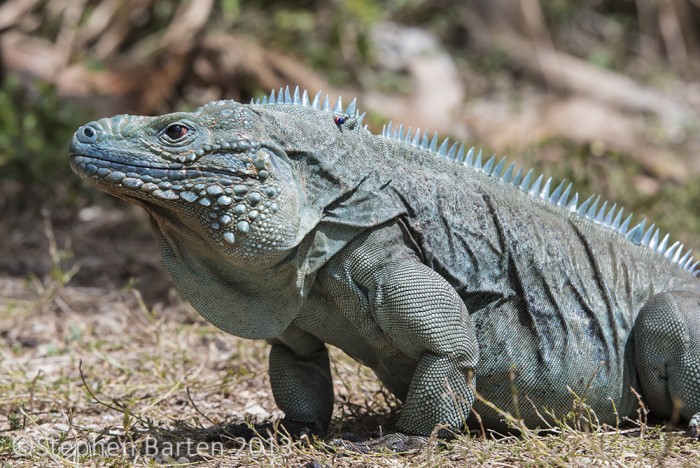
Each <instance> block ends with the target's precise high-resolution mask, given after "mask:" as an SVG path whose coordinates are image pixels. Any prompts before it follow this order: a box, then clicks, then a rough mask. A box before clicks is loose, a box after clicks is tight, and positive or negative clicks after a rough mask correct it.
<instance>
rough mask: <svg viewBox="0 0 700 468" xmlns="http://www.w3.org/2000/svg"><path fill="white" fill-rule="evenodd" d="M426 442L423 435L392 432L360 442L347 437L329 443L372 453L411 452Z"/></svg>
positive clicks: (333, 445) (354, 450) (346, 448)
mask: <svg viewBox="0 0 700 468" xmlns="http://www.w3.org/2000/svg"><path fill="white" fill-rule="evenodd" d="M427 443H428V438H427V437H424V436H417V435H410V434H404V433H402V432H392V433H390V434H387V435H385V436H382V437H379V438H377V439H369V440H365V441H361V442H355V441H350V440H347V439H333V440H332V441H331V442H330V445H331V446H332V447H334V448H336V449H337V448H342V449H345V450H348V451H351V452H359V453H372V452H380V451H390V452H396V453H399V452H412V451H415V450H419V449H421V448H423V447H424V446H425V445H426V444H427Z"/></svg>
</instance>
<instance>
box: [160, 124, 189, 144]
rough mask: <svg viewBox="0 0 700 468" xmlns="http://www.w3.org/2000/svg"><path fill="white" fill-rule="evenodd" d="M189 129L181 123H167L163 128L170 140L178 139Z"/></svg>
mask: <svg viewBox="0 0 700 468" xmlns="http://www.w3.org/2000/svg"><path fill="white" fill-rule="evenodd" d="M189 131H190V129H189V128H187V127H185V126H184V125H182V124H172V125H168V127H167V128H166V129H165V134H166V135H167V137H168V138H170V139H171V140H179V139H180V138H182V137H184V136H185V135H187V133H188V132H189Z"/></svg>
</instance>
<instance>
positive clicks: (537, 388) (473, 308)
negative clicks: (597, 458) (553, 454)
mask: <svg viewBox="0 0 700 468" xmlns="http://www.w3.org/2000/svg"><path fill="white" fill-rule="evenodd" d="M361 121H362V116H360V115H358V113H356V111H355V106H354V102H353V104H351V106H350V107H349V108H348V109H346V110H343V109H342V107H340V105H338V106H336V108H335V109H334V110H331V109H330V106H328V104H327V101H326V103H325V104H324V105H320V104H319V102H318V97H317V98H316V99H314V101H313V102H309V100H308V98H307V95H306V93H304V94H303V96H299V94H298V91H297V92H295V93H294V95H290V93H289V91H288V90H287V91H286V93H283V92H282V90H280V93H279V95H278V97H275V94H274V92H273V94H272V95H271V96H270V98H269V99H268V98H267V97H266V98H265V99H264V100H263V101H262V102H260V101H258V102H256V103H252V104H250V105H241V104H238V103H236V102H233V101H219V102H214V103H210V104H207V105H206V106H204V107H202V108H200V109H198V110H197V111H195V112H193V113H176V114H169V115H165V116H160V117H135V116H117V117H113V118H111V119H102V120H100V121H97V122H91V123H89V124H87V125H85V126H83V127H81V128H80V129H79V130H78V131H77V132H76V134H75V136H74V138H73V141H72V144H71V153H72V155H73V156H72V159H71V164H72V167H73V168H74V170H75V171H76V172H78V173H79V174H80V175H81V176H82V177H83V178H85V179H87V180H89V181H90V182H91V183H93V184H95V185H96V186H97V187H98V188H100V189H102V190H105V191H107V192H109V193H111V194H114V195H116V196H118V197H120V198H123V199H125V200H127V201H130V202H132V203H136V204H139V205H140V206H142V207H143V208H145V209H146V210H147V211H148V213H149V214H150V215H151V219H152V225H153V231H154V234H155V237H156V239H157V241H158V244H159V247H160V249H161V253H162V256H163V259H164V262H165V265H166V267H167V269H168V271H169V272H170V275H171V276H172V278H173V280H174V282H175V285H176V287H177V289H178V290H179V291H180V293H181V294H182V295H183V296H184V297H185V298H186V299H187V300H189V301H190V302H191V303H192V305H193V306H194V307H195V309H196V310H197V311H198V312H199V313H200V314H202V315H203V316H204V317H205V318H206V319H207V320H209V321H210V322H212V323H213V324H214V325H216V326H218V327H219V328H221V329H222V330H225V331H227V332H229V333H233V334H235V335H238V336H242V337H245V338H264V339H267V340H268V341H269V342H270V343H271V345H272V347H271V351H270V380H271V384H272V390H273V393H274V396H275V400H276V402H277V404H278V406H279V407H280V408H281V409H282V410H283V411H284V412H285V415H286V417H285V421H286V422H287V423H288V424H290V425H291V426H295V425H296V426H305V427H308V428H310V429H312V430H315V431H319V432H322V431H323V430H325V428H326V427H327V425H328V423H329V421H330V418H331V412H332V407H333V389H332V379H331V375H330V369H329V363H328V356H327V350H326V347H325V343H328V344H331V345H334V346H337V347H339V348H341V349H342V350H344V351H345V352H346V353H348V354H349V355H350V356H352V357H353V358H355V359H357V360H358V361H360V362H362V363H364V364H366V365H368V366H369V367H371V368H372V369H373V370H374V372H375V373H376V374H377V376H378V377H379V378H380V379H381V380H382V382H383V383H384V384H385V385H386V386H387V387H388V388H389V389H390V390H391V391H392V392H394V393H395V394H396V395H397V396H398V397H399V398H400V399H401V400H403V402H404V407H403V410H402V413H401V417H400V419H399V421H398V423H397V429H398V430H399V431H402V432H404V433H408V434H417V435H428V434H429V433H430V432H431V431H432V430H433V429H434V428H435V426H436V425H443V426H444V427H446V428H448V429H455V430H457V429H459V428H461V427H462V426H463V425H464V423H465V421H467V419H468V417H469V415H470V408H471V407H472V404H474V409H476V410H477V412H478V413H479V414H480V416H481V417H482V419H483V422H484V424H485V425H486V426H487V427H492V428H497V429H501V428H502V427H503V421H502V418H501V416H499V415H498V414H497V413H495V412H493V411H492V410H490V409H488V408H486V407H485V406H484V405H483V404H480V403H478V402H476V403H475V402H474V388H473V384H474V383H475V384H476V389H477V391H478V392H479V393H480V394H481V395H483V396H484V397H485V398H486V399H487V400H489V401H491V402H493V403H494V404H496V405H497V406H498V407H500V408H502V409H503V410H505V411H509V412H511V413H513V414H516V413H519V414H520V416H521V417H522V418H523V419H524V421H525V423H526V424H527V425H530V426H538V425H542V424H543V420H542V419H541V417H540V416H539V415H538V414H537V412H536V409H537V410H539V411H540V412H541V413H542V414H545V409H547V410H550V411H551V412H553V413H554V414H555V415H563V414H565V413H567V412H569V411H570V410H571V408H572V403H573V400H574V395H573V393H576V394H577V395H579V396H581V397H583V398H585V401H586V403H587V404H589V405H590V406H591V408H592V409H593V410H594V411H595V413H596V415H597V417H598V419H599V420H600V421H602V422H610V423H614V422H615V421H616V419H619V418H621V417H623V416H634V415H635V412H636V409H637V408H638V401H637V398H636V397H635V395H634V394H633V392H632V391H631V388H634V389H636V390H637V391H639V392H640V393H641V394H642V395H643V396H644V398H645V401H646V403H647V404H648V405H649V407H650V408H651V410H652V411H653V412H654V413H656V414H657V415H658V416H660V417H670V416H671V415H672V412H673V405H674V401H675V403H676V404H677V405H679V406H680V414H681V415H682V416H683V418H685V419H687V420H691V425H697V423H698V417H697V416H696V417H694V415H695V413H697V412H698V411H700V282H699V281H698V279H697V277H696V275H697V273H698V263H695V262H694V260H693V259H692V257H690V252H687V253H686V252H683V251H682V246H679V245H678V244H674V245H672V246H669V243H668V237H665V238H663V239H660V236H659V232H658V230H655V229H654V226H652V227H651V228H649V229H647V230H645V229H644V226H643V224H642V225H640V226H637V227H634V228H630V225H629V219H627V220H626V221H625V220H623V217H622V211H621V210H618V209H617V208H616V207H615V206H612V207H608V206H607V203H604V204H602V205H599V201H598V199H596V200H595V201H592V199H589V200H587V201H586V202H583V203H580V202H579V200H578V194H576V195H573V196H572V194H571V186H569V187H568V188H565V186H564V184H561V185H559V186H558V187H556V188H554V187H553V186H552V185H551V179H550V180H548V181H546V182H544V181H543V180H542V178H541V177H540V178H537V179H534V178H532V177H531V176H530V174H528V175H526V176H524V177H523V176H522V172H520V171H518V172H515V171H514V170H513V166H509V167H508V168H506V167H505V166H504V165H503V163H500V164H497V165H496V164H495V161H494V160H493V159H491V160H490V161H488V162H487V163H485V164H482V162H481V158H480V156H479V157H477V159H476V160H474V159H473V154H472V153H471V152H469V153H468V154H465V152H464V150H463V148H462V149H460V150H459V151H458V146H456V145H454V146H452V148H451V149H450V150H448V149H447V144H446V143H445V144H443V145H441V146H440V148H438V147H437V146H438V145H437V143H438V142H437V138H436V137H434V138H433V139H432V140H430V139H429V138H428V135H427V134H425V135H423V136H421V135H420V132H418V131H417V132H416V133H415V134H413V133H412V132H411V131H410V130H409V131H408V132H407V133H406V134H404V131H403V127H400V128H398V129H394V130H392V129H391V126H390V127H389V129H388V130H386V129H385V131H384V132H383V133H382V135H373V134H371V133H370V132H368V131H367V130H366V129H363V128H362V126H361ZM514 389H515V390H516V391H517V395H518V396H519V402H520V404H519V408H514V403H513V401H514V400H513V391H514Z"/></svg>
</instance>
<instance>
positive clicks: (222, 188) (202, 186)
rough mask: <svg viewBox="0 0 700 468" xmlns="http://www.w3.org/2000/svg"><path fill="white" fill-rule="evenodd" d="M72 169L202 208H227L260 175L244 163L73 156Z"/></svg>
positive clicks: (110, 182) (91, 176)
mask: <svg viewBox="0 0 700 468" xmlns="http://www.w3.org/2000/svg"><path fill="white" fill-rule="evenodd" d="M71 166H72V167H73V169H74V170H75V171H76V172H78V173H79V174H82V175H84V176H85V177H87V178H90V179H93V180H95V179H96V180H97V181H103V182H107V183H108V184H110V185H113V186H122V187H125V188H127V189H131V190H137V191H139V192H143V194H144V195H147V194H151V195H153V196H155V197H158V198H161V199H164V200H177V199H182V200H184V201H187V202H190V203H192V202H198V203H199V204H201V205H203V206H209V205H210V204H213V203H217V204H219V205H220V206H228V205H230V204H231V203H233V201H235V199H236V198H239V197H242V196H244V195H245V194H247V193H248V192H249V190H251V189H252V187H251V183H250V182H251V181H253V180H255V181H256V182H260V180H259V179H260V174H259V172H262V171H256V170H254V168H253V169H251V168H248V167H246V166H247V165H245V164H244V163H243V162H241V166H240V169H238V170H236V171H231V170H227V169H220V168H206V169H204V168H201V167H197V166H189V167H187V166H185V165H183V164H179V163H170V164H158V163H153V164H144V163H143V162H136V163H128V164H125V163H124V162H117V161H114V160H111V159H107V158H104V157H102V158H100V157H94V156H86V155H82V154H72V155H71Z"/></svg>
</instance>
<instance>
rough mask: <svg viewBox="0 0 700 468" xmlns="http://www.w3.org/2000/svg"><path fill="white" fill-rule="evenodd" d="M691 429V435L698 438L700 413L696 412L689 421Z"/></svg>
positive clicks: (699, 434)
mask: <svg viewBox="0 0 700 468" xmlns="http://www.w3.org/2000/svg"><path fill="white" fill-rule="evenodd" d="M688 428H689V429H690V437H692V438H693V439H698V438H699V436H700V433H699V432H700V413H695V414H694V415H693V417H692V418H690V422H689V423H688Z"/></svg>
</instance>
